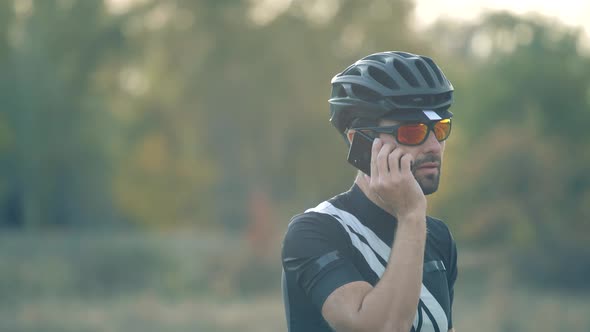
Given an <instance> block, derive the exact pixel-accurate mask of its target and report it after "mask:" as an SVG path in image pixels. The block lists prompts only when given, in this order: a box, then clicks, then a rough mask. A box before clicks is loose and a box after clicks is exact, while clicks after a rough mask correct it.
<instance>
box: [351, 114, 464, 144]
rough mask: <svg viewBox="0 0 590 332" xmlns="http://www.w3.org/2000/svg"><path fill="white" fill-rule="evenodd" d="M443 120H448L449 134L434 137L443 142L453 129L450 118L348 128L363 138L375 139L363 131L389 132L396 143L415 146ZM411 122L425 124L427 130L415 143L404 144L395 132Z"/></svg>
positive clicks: (426, 137) (423, 140)
mask: <svg viewBox="0 0 590 332" xmlns="http://www.w3.org/2000/svg"><path fill="white" fill-rule="evenodd" d="M444 120H449V134H448V135H447V137H445V138H444V139H442V140H438V138H437V139H436V140H437V141H439V142H443V141H445V140H447V139H448V138H449V136H451V130H452V129H453V121H451V118H445V119H440V120H436V121H429V122H405V123H400V124H397V125H393V126H383V127H359V128H350V129H354V130H356V131H358V132H359V134H361V135H363V136H365V138H368V139H371V140H373V139H375V137H370V136H369V135H367V134H366V133H364V132H363V131H372V132H374V133H378V134H389V135H391V136H393V137H394V138H395V141H396V142H397V143H398V144H401V145H406V146H417V145H420V144H422V143H424V142H426V140H427V139H428V137H429V136H430V132H431V131H433V130H434V126H435V125H436V124H437V123H439V122H441V121H444ZM413 124H423V125H426V126H427V128H428V131H427V132H426V135H425V136H424V139H422V141H420V142H419V143H416V144H406V143H401V142H400V141H399V140H398V138H397V132H398V129H399V128H400V127H402V126H407V125H413Z"/></svg>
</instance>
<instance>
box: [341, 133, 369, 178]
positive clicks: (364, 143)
mask: <svg viewBox="0 0 590 332" xmlns="http://www.w3.org/2000/svg"><path fill="white" fill-rule="evenodd" d="M372 147H373V139H372V138H370V137H369V136H367V135H366V134H363V133H361V132H359V131H357V132H355V133H354V136H353V137H352V143H351V144H350V150H348V158H347V160H348V162H349V163H350V164H352V166H354V167H356V168H358V169H359V170H361V171H362V172H363V173H365V174H367V175H369V176H370V175H371V149H372Z"/></svg>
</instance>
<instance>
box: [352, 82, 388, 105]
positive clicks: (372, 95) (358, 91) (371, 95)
mask: <svg viewBox="0 0 590 332" xmlns="http://www.w3.org/2000/svg"><path fill="white" fill-rule="evenodd" d="M351 88H352V92H353V93H354V94H355V96H356V97H357V98H359V99H362V100H365V101H368V102H374V101H377V100H379V99H381V95H380V94H379V93H377V92H375V91H373V90H371V89H369V88H367V87H364V86H362V85H358V84H351Z"/></svg>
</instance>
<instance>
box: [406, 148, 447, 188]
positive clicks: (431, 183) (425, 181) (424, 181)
mask: <svg viewBox="0 0 590 332" xmlns="http://www.w3.org/2000/svg"><path fill="white" fill-rule="evenodd" d="M424 163H438V165H439V166H438V168H437V172H436V174H427V175H422V176H416V169H417V168H418V167H420V165H422V164H424ZM440 166H441V160H440V157H438V156H435V155H427V156H426V157H424V158H422V159H418V160H416V162H414V164H413V165H412V174H414V178H415V179H416V181H417V182H418V185H419V186H420V188H421V189H422V192H423V193H424V195H430V194H433V193H435V192H436V191H437V190H438V184H439V182H440Z"/></svg>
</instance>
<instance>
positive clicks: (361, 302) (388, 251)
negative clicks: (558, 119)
mask: <svg viewBox="0 0 590 332" xmlns="http://www.w3.org/2000/svg"><path fill="white" fill-rule="evenodd" d="M452 94H453V86H452V84H451V83H450V81H449V80H448V79H447V78H446V77H445V75H444V74H443V72H442V71H441V69H440V68H439V67H438V66H437V65H436V64H435V63H434V62H433V60H432V59H430V58H428V57H426V56H421V55H415V54H411V53H406V52H382V53H376V54H372V55H369V56H366V57H364V58H362V59H360V60H358V61H357V62H355V63H354V64H352V65H351V66H349V67H348V68H346V69H345V70H344V71H343V72H341V73H339V74H337V75H336V76H335V77H334V78H333V79H332V95H331V98H330V100H329V103H330V113H331V118H330V121H331V123H332V124H333V125H334V126H335V127H336V129H337V130H338V132H339V133H340V134H341V135H343V137H344V138H345V139H346V142H347V143H348V144H349V145H350V144H351V143H352V142H353V141H354V139H357V137H355V133H357V132H359V135H364V137H367V138H370V139H374V140H373V142H372V146H371V148H370V149H371V158H370V172H367V173H370V176H369V175H367V174H365V173H363V172H361V171H359V172H358V173H357V176H356V179H355V181H354V184H353V186H352V188H351V189H350V190H349V191H347V192H344V193H342V194H339V195H337V196H335V197H333V198H331V199H329V200H327V201H325V202H323V203H321V204H319V205H318V206H316V207H315V208H311V209H308V210H307V211H305V213H302V214H299V215H296V216H295V217H293V218H292V220H291V223H290V224H289V227H288V230H287V233H286V235H285V239H284V241H283V251H282V264H283V298H284V303H285V311H286V316H287V325H288V328H289V331H291V332H300V331H301V332H303V331H305V332H308V331H416V332H419V331H421V332H430V331H436V332H439V331H454V329H453V323H452V305H453V287H454V283H455V280H456V278H457V250H456V246H455V242H454V240H453V238H452V236H451V233H450V231H449V229H448V228H447V226H446V225H445V224H444V223H443V222H442V221H441V220H438V219H435V218H432V217H430V216H427V215H426V205H427V202H426V197H425V196H426V195H429V194H432V193H434V192H435V191H436V190H437V189H438V185H439V179H440V174H441V166H442V160H443V152H444V148H445V140H446V139H447V138H448V137H449V135H450V132H451V117H452V113H451V112H450V111H449V107H450V106H451V104H452V101H453V95H452ZM353 138H354V139H353Z"/></svg>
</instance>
